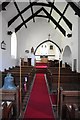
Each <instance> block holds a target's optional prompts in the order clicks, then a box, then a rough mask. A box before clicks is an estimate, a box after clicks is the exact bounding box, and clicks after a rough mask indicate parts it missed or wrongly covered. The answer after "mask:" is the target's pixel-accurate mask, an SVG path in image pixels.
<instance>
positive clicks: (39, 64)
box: [36, 62, 48, 66]
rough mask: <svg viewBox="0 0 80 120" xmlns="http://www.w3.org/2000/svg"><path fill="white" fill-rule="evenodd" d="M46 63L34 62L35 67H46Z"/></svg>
mask: <svg viewBox="0 0 80 120" xmlns="http://www.w3.org/2000/svg"><path fill="white" fill-rule="evenodd" d="M47 65H48V64H47V63H42V62H36V66H47Z"/></svg>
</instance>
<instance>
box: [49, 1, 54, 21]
mask: <svg viewBox="0 0 80 120" xmlns="http://www.w3.org/2000/svg"><path fill="white" fill-rule="evenodd" d="M54 1H55V0H53V5H54ZM52 10H53V8H52V7H51V10H50V15H51V14H52ZM48 22H50V19H49V20H48Z"/></svg>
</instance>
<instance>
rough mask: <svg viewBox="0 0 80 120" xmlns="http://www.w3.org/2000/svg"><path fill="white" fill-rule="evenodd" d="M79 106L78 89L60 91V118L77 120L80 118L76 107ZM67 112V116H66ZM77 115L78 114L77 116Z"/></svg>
mask: <svg viewBox="0 0 80 120" xmlns="http://www.w3.org/2000/svg"><path fill="white" fill-rule="evenodd" d="M79 107H80V91H76V90H74V91H69V90H68V91H66V90H62V91H61V96H60V117H61V120H63V119H67V117H68V120H73V118H74V120H79V119H80V118H78V117H80V109H76V108H79ZM73 113H74V114H73ZM67 114H68V115H69V116H67ZM78 115H79V116H78Z"/></svg>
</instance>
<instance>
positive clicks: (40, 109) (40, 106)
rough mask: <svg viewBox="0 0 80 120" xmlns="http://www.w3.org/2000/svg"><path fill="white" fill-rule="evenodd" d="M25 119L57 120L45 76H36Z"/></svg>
mask: <svg viewBox="0 0 80 120" xmlns="http://www.w3.org/2000/svg"><path fill="white" fill-rule="evenodd" d="M24 118H48V119H47V120H55V119H54V116H53V112H52V107H51V103H50V99H49V94H48V88H47V85H46V81H45V77H44V74H36V77H35V81H34V85H33V88H32V92H31V95H30V99H29V102H28V106H27V109H26V111H25V114H24Z"/></svg>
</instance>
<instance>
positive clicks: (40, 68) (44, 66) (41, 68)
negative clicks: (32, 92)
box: [35, 63, 47, 74]
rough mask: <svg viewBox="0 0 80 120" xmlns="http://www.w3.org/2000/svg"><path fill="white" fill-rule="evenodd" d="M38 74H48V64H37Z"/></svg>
mask: <svg viewBox="0 0 80 120" xmlns="http://www.w3.org/2000/svg"><path fill="white" fill-rule="evenodd" d="M35 68H36V73H44V74H46V72H47V63H36V66H35Z"/></svg>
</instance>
